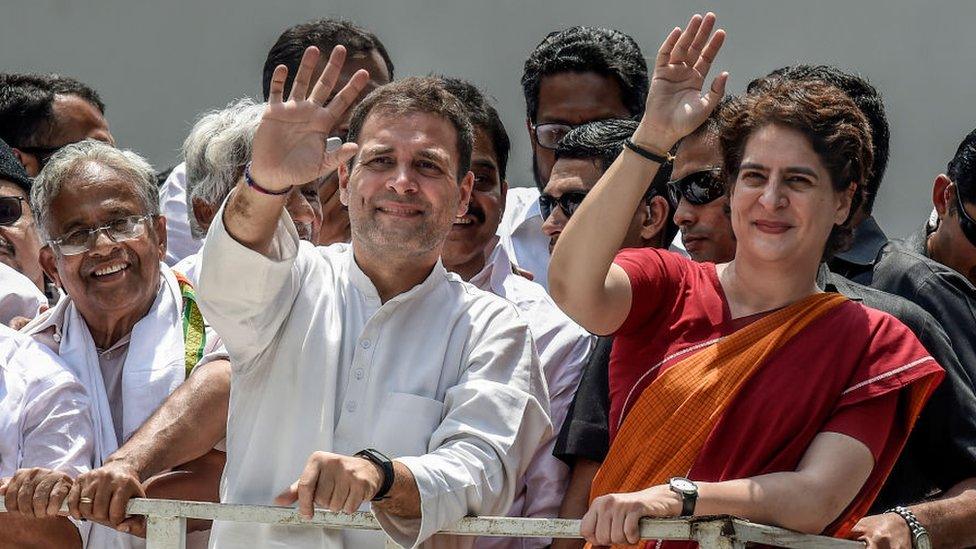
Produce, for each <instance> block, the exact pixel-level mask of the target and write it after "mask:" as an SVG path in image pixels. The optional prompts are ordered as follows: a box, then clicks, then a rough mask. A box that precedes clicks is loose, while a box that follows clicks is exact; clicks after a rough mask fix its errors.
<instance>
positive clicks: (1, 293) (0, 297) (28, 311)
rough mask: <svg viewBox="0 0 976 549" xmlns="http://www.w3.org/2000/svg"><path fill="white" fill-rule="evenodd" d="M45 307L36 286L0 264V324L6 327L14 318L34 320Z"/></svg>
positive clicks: (3, 264)
mask: <svg viewBox="0 0 976 549" xmlns="http://www.w3.org/2000/svg"><path fill="white" fill-rule="evenodd" d="M42 305H47V298H46V297H45V296H44V292H42V291H41V290H40V289H39V288H38V287H37V286H35V285H34V283H33V282H31V280H30V279H29V278H27V277H26V276H24V275H22V274H20V273H19V272H17V271H16V270H15V269H14V268H13V267H10V266H9V265H7V264H5V263H0V324H3V325H4V326H7V325H9V324H10V321H11V320H12V319H13V318H14V317H18V316H22V317H24V318H34V317H35V316H37V313H38V312H39V311H40V310H41V306H42Z"/></svg>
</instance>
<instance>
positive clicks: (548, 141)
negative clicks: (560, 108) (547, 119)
mask: <svg viewBox="0 0 976 549" xmlns="http://www.w3.org/2000/svg"><path fill="white" fill-rule="evenodd" d="M575 127H576V126H571V125H569V124H556V123H552V124H538V125H534V126H532V133H534V134H535V142H536V143H538V144H539V146H540V147H542V148H544V149H551V150H555V149H556V147H557V146H559V140H560V139H562V138H563V137H565V136H566V134H567V133H569V132H571V131H573V128H575Z"/></svg>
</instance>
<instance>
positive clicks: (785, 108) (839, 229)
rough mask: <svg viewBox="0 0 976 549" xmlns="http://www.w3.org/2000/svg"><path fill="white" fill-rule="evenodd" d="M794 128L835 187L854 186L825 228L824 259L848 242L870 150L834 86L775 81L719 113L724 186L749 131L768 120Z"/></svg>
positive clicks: (866, 133)
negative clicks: (844, 208)
mask: <svg viewBox="0 0 976 549" xmlns="http://www.w3.org/2000/svg"><path fill="white" fill-rule="evenodd" d="M772 124H775V125H779V126H785V127H787V128H791V129H794V130H796V131H799V132H800V133H802V134H803V135H805V136H806V137H807V139H809V140H810V145H811V146H812V147H813V150H814V152H816V153H817V156H818V157H819V158H820V162H821V163H823V165H824V167H826V169H827V173H828V174H829V175H830V179H831V183H832V185H833V188H834V190H835V191H836V192H843V191H845V190H847V189H848V187H850V185H851V184H852V183H853V184H855V185H856V187H855V192H854V196H853V198H852V200H851V208H850V214H848V216H847V219H846V220H845V221H844V223H842V224H840V225H837V226H835V227H834V229H833V230H832V231H831V232H830V236H829V237H828V239H827V243H826V246H825V248H824V255H823V258H824V259H825V260H826V259H828V258H830V257H832V256H833V255H834V254H835V253H837V252H839V251H843V250H845V249H847V247H849V246H850V242H851V238H852V232H853V229H852V227H851V217H852V216H853V214H854V212H856V211H857V209H858V206H860V204H861V202H862V201H863V200H864V189H865V183H866V181H868V179H869V178H870V177H871V166H872V163H873V161H874V153H873V148H872V143H871V127H870V126H869V125H868V121H867V118H865V116H864V114H863V113H862V112H861V110H860V109H859V108H858V107H857V105H855V104H854V102H853V101H852V100H851V98H850V97H848V96H847V94H846V93H844V92H843V91H842V90H841V89H840V88H837V87H835V86H832V85H830V84H827V83H824V82H820V81H813V80H811V81H790V80H781V81H779V82H774V83H772V84H771V85H769V86H768V87H764V88H763V89H760V90H757V91H755V92H754V93H750V94H746V95H744V96H742V97H740V98H739V99H738V100H736V101H735V103H734V104H733V105H731V106H730V108H729V109H727V111H726V112H725V113H724V115H723V117H722V130H721V134H720V142H721V146H722V156H723V158H724V166H723V169H724V172H725V174H726V177H727V181H728V184H729V185H730V187H733V186H734V185H735V181H736V179H738V176H739V166H740V164H741V163H742V156H743V153H744V151H745V147H746V143H747V142H748V140H749V137H750V136H752V134H753V133H755V132H756V131H758V130H760V129H761V128H764V127H766V126H769V125H772Z"/></svg>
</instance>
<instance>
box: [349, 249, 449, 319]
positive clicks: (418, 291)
mask: <svg viewBox="0 0 976 549" xmlns="http://www.w3.org/2000/svg"><path fill="white" fill-rule="evenodd" d="M447 276H448V273H447V269H445V268H444V265H443V264H442V263H441V260H440V258H437V263H435V264H434V268H433V269H431V271H430V274H429V275H427V278H425V279H424V280H423V281H422V282H421V283H420V284H417V285H416V286H414V287H413V288H410V289H409V290H407V291H405V292H403V293H401V294H399V295H396V296H393V298H391V299H390V300H389V303H402V302H404V301H406V300H410V299H414V298H417V297H420V296H423V295H425V294H427V293H429V292H430V291H431V290H433V289H434V288H436V287H437V285H438V284H440V283H442V282H444V281H445V279H446V278H447ZM349 280H350V281H351V282H352V284H353V286H354V287H355V288H356V289H357V290H359V291H360V293H362V294H363V297H365V298H366V301H367V302H368V303H371V304H375V305H377V306H379V305H380V304H381V301H380V294H379V292H378V291H377V290H376V286H375V285H374V284H373V281H372V280H370V278H369V276H367V275H366V273H364V272H363V270H362V269H361V268H360V267H359V263H357V262H356V254H355V246H354V245H350V247H349Z"/></svg>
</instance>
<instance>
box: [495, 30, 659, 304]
mask: <svg viewBox="0 0 976 549" xmlns="http://www.w3.org/2000/svg"><path fill="white" fill-rule="evenodd" d="M648 86H649V80H648V76H647V63H646V62H645V60H644V56H643V54H642V53H641V50H640V47H639V46H638V45H637V42H635V41H634V39H633V38H631V37H630V36H628V35H626V34H624V33H622V32H620V31H618V30H613V29H606V28H595V27H583V26H580V27H571V28H568V29H563V30H561V31H556V32H552V33H550V34H549V35H548V36H546V38H545V39H544V40H543V41H542V42H540V43H539V45H538V46H536V48H535V50H533V51H532V53H531V54H529V58H528V59H527V60H526V61H525V67H524V71H523V73H522V92H523V94H524V95H525V107H526V120H525V126H526V128H527V129H528V130H529V140H530V142H531V143H532V167H533V170H532V172H533V173H532V175H533V177H534V178H535V188H514V187H513V188H511V189H509V191H508V200H507V204H506V207H505V215H504V216H503V217H502V222H501V225H500V226H499V228H498V235H499V236H500V237H501V243H502V246H504V247H505V250H506V251H507V252H508V254H509V257H511V259H512V261H514V262H515V263H516V264H517V265H518V266H519V267H520V268H522V269H524V270H527V271H529V272H531V273H532V274H533V275H534V276H535V278H534V280H535V282H538V283H539V284H542V285H543V286H544V287H546V288H548V287H549V280H548V272H549V239H548V238H546V236H545V235H543V234H542V222H543V221H545V220H544V219H543V218H542V215H541V213H540V212H539V203H538V200H539V194H540V193H541V192H542V189H543V188H544V187H545V186H546V182H548V181H549V174H550V173H551V172H552V167H553V165H554V164H555V162H556V158H555V151H556V145H557V144H558V143H559V140H560V139H561V138H562V136H564V135H566V133H568V132H569V130H571V129H573V128H575V127H576V126H579V125H581V124H584V123H586V122H591V121H593V120H603V119H607V118H634V117H639V116H640V115H641V114H642V113H643V112H644V100H645V98H646V96H647V89H648Z"/></svg>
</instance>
